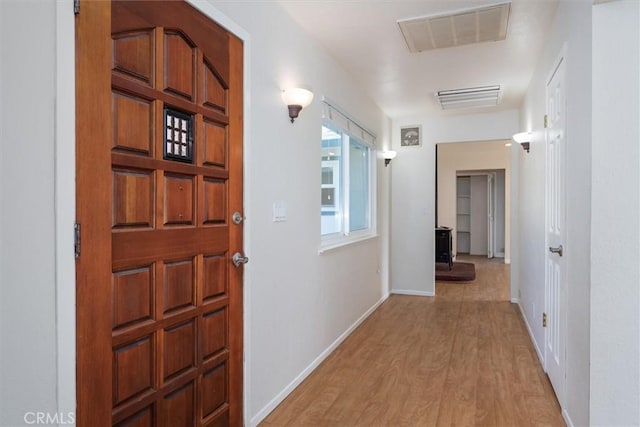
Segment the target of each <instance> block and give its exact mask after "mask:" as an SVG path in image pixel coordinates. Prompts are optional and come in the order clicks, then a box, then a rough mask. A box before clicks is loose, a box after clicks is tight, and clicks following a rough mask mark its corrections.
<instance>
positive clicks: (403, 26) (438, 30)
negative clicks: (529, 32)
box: [398, 2, 511, 53]
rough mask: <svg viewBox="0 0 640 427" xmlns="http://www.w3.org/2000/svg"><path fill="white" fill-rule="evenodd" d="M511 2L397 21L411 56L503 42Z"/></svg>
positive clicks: (505, 35)
mask: <svg viewBox="0 0 640 427" xmlns="http://www.w3.org/2000/svg"><path fill="white" fill-rule="evenodd" d="M510 12H511V2H506V3H500V4H494V5H490V6H482V7H478V8H472V9H465V10H459V11H456V12H451V13H446V14H438V15H430V16H421V17H417V18H409V19H401V20H399V21H398V25H399V26H400V30H401V31H402V35H403V36H404V39H405V42H406V43H407V47H408V48H409V50H410V51H411V52H412V53H417V52H422V51H425V50H433V49H443V48H447V47H455V46H462V45H467V44H473V43H483V42H489V41H499V40H504V39H505V38H506V37H507V24H508V22H509V14H510Z"/></svg>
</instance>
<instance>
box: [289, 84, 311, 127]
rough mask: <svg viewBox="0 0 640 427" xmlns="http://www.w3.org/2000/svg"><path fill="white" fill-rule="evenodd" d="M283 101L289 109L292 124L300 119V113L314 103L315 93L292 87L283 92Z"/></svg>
mask: <svg viewBox="0 0 640 427" xmlns="http://www.w3.org/2000/svg"><path fill="white" fill-rule="evenodd" d="M282 100H283V101H284V103H285V104H286V105H287V107H288V108H289V117H290V118H291V123H293V121H294V120H295V119H296V118H297V117H298V115H299V114H300V111H302V109H303V108H304V107H306V106H307V105H309V104H311V101H313V92H311V91H310V90H309V89H305V88H302V87H292V88H289V89H284V90H283V91H282Z"/></svg>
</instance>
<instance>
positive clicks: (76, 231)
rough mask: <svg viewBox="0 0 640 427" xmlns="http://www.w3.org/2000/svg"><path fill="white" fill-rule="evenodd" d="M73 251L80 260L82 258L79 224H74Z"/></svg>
mask: <svg viewBox="0 0 640 427" xmlns="http://www.w3.org/2000/svg"><path fill="white" fill-rule="evenodd" d="M73 251H74V252H75V254H76V258H78V257H79V256H80V224H78V223H77V222H76V223H75V224H73Z"/></svg>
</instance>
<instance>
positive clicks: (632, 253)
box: [590, 0, 640, 426]
mask: <svg viewBox="0 0 640 427" xmlns="http://www.w3.org/2000/svg"><path fill="white" fill-rule="evenodd" d="M639 5H640V4H639V3H638V2H637V1H636V0H627V1H616V2H611V3H604V4H599V5H595V6H594V8H593V117H594V120H593V163H592V172H593V176H592V180H591V185H592V200H591V207H592V224H591V405H590V410H591V419H590V421H591V424H592V425H608V426H612V425H616V426H620V425H636V426H637V425H640V366H639V364H640V286H639V283H640V273H639V271H638V268H639V266H640V248H639V245H640V236H639V232H640V226H639V222H640V207H639V203H640V198H639V194H638V188H639V181H640V174H639V173H638V170H639V169H640V168H639V166H640V165H639V158H638V156H639V153H640V150H639V147H640V128H639V123H640V120H639V119H640V106H639V98H640V84H639V79H640V25H639V24H640V6H639ZM612 46H615V49H612V48H611V47H612ZM612 64H613V65H612Z"/></svg>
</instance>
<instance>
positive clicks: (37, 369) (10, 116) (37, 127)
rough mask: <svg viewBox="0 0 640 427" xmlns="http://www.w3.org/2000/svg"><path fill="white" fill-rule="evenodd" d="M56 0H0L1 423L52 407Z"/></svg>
mask: <svg viewBox="0 0 640 427" xmlns="http://www.w3.org/2000/svg"><path fill="white" fill-rule="evenodd" d="M55 8H56V5H55V2H53V1H50V2H40V3H39V4H38V13H34V7H33V4H30V3H28V2H19V1H2V2H0V19H1V23H0V46H1V53H0V57H2V65H1V67H0V76H1V78H0V93H1V94H2V96H1V97H0V105H1V107H0V109H1V111H2V114H1V115H0V140H1V141H2V149H1V150H0V151H1V152H2V155H1V156H0V207H1V209H0V236H2V238H1V239H0V292H1V293H0V325H1V326H0V328H1V329H0V343H2V344H1V345H2V350H1V351H0V357H1V359H0V378H1V381H0V425H3V426H4V425H12V426H13V425H23V424H24V420H23V416H24V414H25V412H27V411H44V412H50V413H55V412H56V411H57V410H58V401H57V387H58V381H57V380H58V369H57V355H56V351H57V349H56V346H57V344H56V343H57V333H56V322H57V320H56V268H55V262H56V258H55V256H56V253H55V247H56V240H55V221H56V215H55V213H56V211H55V209H54V176H55V162H54V150H55V138H54V135H55V131H56V129H55V115H54V105H55V89H56V88H55V72H54V71H55V54H56V44H55V40H56V37H55V36H56V33H55V31H56V18H55Z"/></svg>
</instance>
